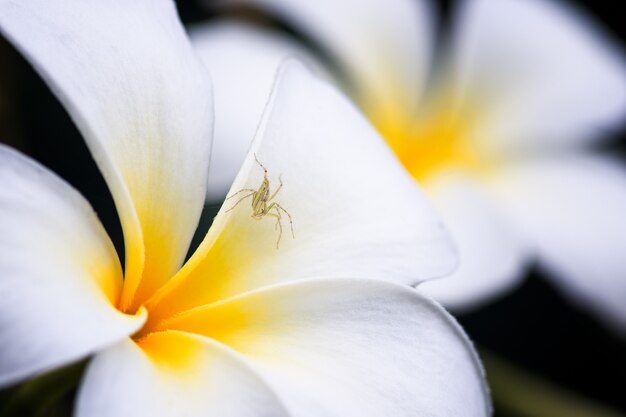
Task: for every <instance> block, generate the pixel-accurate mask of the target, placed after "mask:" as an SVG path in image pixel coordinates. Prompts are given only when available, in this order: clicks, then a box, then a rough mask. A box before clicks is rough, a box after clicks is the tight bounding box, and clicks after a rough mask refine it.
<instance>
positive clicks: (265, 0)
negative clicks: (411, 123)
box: [219, 0, 434, 119]
mask: <svg viewBox="0 0 626 417" xmlns="http://www.w3.org/2000/svg"><path fill="white" fill-rule="evenodd" d="M219 3H226V4H242V3H243V4H251V5H254V6H260V7H264V8H266V9H269V10H271V11H273V12H275V13H278V14H279V15H282V16H283V17H285V18H287V19H288V20H289V21H290V22H291V23H295V24H297V25H298V26H299V29H303V30H304V31H305V32H306V33H307V34H308V35H309V36H311V37H312V38H313V39H314V40H316V41H317V42H318V43H319V44H320V45H321V46H322V47H323V48H324V49H326V50H327V51H328V52H330V53H331V55H332V56H333V57H334V59H336V60H337V61H338V62H339V64H340V65H341V66H342V67H343V68H344V70H345V71H346V72H347V73H348V74H347V75H348V78H349V80H350V81H351V82H353V83H354V84H355V85H353V87H354V92H355V94H356V96H357V98H358V100H359V101H360V102H362V103H363V106H364V108H365V109H366V111H367V112H368V113H370V114H371V115H374V114H381V113H385V115H386V116H388V117H389V118H392V119H396V118H397V115H395V113H397V112H402V113H403V114H404V115H406V116H410V115H412V114H413V110H414V109H415V108H416V106H417V104H418V100H419V97H420V95H421V93H422V89H423V87H424V85H425V83H426V78H427V76H428V75H427V73H428V71H429V69H430V64H431V52H432V47H433V45H432V43H433V34H434V33H433V32H434V30H433V23H434V22H433V16H432V15H433V11H432V10H431V8H430V7H429V3H428V2H426V1H423V0H416V1H414V0H392V1H384V2H381V1H378V0H367V1H364V0H347V1H333V0H323V1H315V2H311V1H307V0H222V1H221V2H219Z"/></svg>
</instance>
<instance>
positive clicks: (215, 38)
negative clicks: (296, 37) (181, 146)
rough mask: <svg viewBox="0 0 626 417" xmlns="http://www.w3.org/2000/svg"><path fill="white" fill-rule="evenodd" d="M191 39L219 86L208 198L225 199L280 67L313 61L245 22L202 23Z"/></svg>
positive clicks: (300, 50)
mask: <svg viewBox="0 0 626 417" xmlns="http://www.w3.org/2000/svg"><path fill="white" fill-rule="evenodd" d="M190 36H191V40H192V43H193V46H194V48H195V49H196V51H197V52H198V55H199V56H200V58H201V59H202V60H203V62H204V63H205V65H206V66H207V68H208V69H209V71H210V73H211V78H212V79H213V82H214V85H215V103H216V104H215V112H216V117H215V135H214V141H213V152H212V156H211V166H210V170H209V188H208V194H207V198H208V199H209V200H218V199H220V200H221V199H223V198H224V197H225V196H226V193H227V192H228V189H229V188H230V186H231V184H232V182H233V180H234V179H235V176H236V175H237V172H238V171H239V167H241V164H242V163H243V160H244V158H245V156H246V154H247V152H248V149H249V148H250V143H251V142H252V138H254V134H255V132H256V129H257V127H258V125H259V121H260V120H261V116H262V115H263V109H264V108H265V105H266V104H267V101H268V100H269V97H270V94H271V91H272V86H273V85H274V80H275V78H276V73H277V72H278V68H279V66H280V64H281V63H282V62H283V61H284V60H285V58H287V57H289V56H297V57H298V58H299V59H302V60H304V59H306V62H307V63H313V62H314V59H313V58H312V57H311V56H310V54H308V52H307V51H306V50H305V49H304V48H303V47H302V46H300V45H299V44H297V43H295V42H292V41H290V40H289V39H288V38H287V37H282V36H279V35H278V34H276V33H274V32H272V31H270V30H267V29H261V28H260V27H258V26H255V25H252V24H247V23H244V22H240V21H227V20H225V21H221V22H215V23H213V22H212V23H210V24H203V25H198V26H196V27H195V28H192V29H191V31H190ZM316 68H317V67H316Z"/></svg>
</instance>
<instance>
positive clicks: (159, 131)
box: [0, 0, 490, 417]
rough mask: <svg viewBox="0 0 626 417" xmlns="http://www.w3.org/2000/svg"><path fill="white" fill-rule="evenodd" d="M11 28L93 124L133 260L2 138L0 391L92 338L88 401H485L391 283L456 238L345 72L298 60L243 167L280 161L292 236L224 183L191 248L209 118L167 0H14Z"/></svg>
mask: <svg viewBox="0 0 626 417" xmlns="http://www.w3.org/2000/svg"><path fill="white" fill-rule="evenodd" d="M0 28H1V30H2V33H3V34H4V35H5V36H6V37H7V38H8V39H10V40H11V41H12V42H13V44H14V45H15V46H16V47H17V48H18V49H19V50H20V51H21V52H22V53H23V54H24V55H25V56H26V57H27V58H28V59H29V60H30V61H31V63H32V64H33V65H34V66H35V68H36V69H37V70H38V71H39V73H40V74H41V76H42V77H43V78H44V80H45V81H46V82H47V83H48V84H49V86H50V87H51V89H52V90H53V92H54V93H55V94H56V95H57V97H58V98H59V99H60V100H61V101H62V102H63V104H64V105H65V107H66V108H67V110H68V111H69V113H70V115H71V116H72V118H73V119H74V120H75V122H76V123H77V125H78V127H79V129H80V130H81V132H82V134H83V135H84V137H85V140H86V141H87V144H88V145H89V148H90V150H91V152H92V154H93V156H94V158H95V159H96V162H97V163H98V166H99V168H100V169H101V171H102V173H103V175H104V177H105V179H106V181H107V184H108V186H109V188H110V190H111V193H112V195H113V198H114V200H115V203H116V205H117V208H118V211H119V215H120V220H121V223H122V227H123V230H124V236H125V248H126V267H125V269H124V272H123V271H122V268H121V265H120V262H119V259H118V257H117V254H116V253H115V250H114V248H113V245H112V244H111V242H110V240H109V238H108V237H107V235H106V232H105V231H104V229H103V227H102V225H101V224H100V222H99V220H98V219H97V217H96V215H95V214H94V212H93V210H92V209H91V208H90V206H89V204H88V203H87V202H86V201H85V200H84V199H83V198H82V197H81V196H80V195H79V194H78V192H76V191H75V190H74V189H73V188H72V187H71V186H70V185H69V184H67V183H66V182H64V181H63V180H61V179H60V178H58V177H57V176H55V175H54V174H53V173H51V172H50V171H48V170H47V169H45V168H44V167H42V166H40V165H39V164H37V163H36V162H34V161H32V160H30V159H29V158H27V157H25V156H23V155H21V154H19V153H17V152H15V151H13V150H10V149H9V148H7V147H5V146H1V147H0V184H1V187H0V245H1V247H2V249H1V250H0V295H1V298H2V303H1V304H0V386H3V387H4V386H7V385H10V384H13V383H16V382H19V381H22V380H24V379H26V378H29V377H31V376H33V375H36V374H39V373H41V372H44V371H46V370H49V369H52V368H55V367H58V366H62V365H64V364H68V363H71V362H73V361H76V360H79V359H81V358H84V357H86V356H88V355H94V358H93V360H92V361H91V363H90V364H89V366H88V368H87V370H86V373H85V375H84V377H83V380H82V382H81V386H80V389H79V393H78V399H77V405H76V407H77V409H76V415H77V416H89V417H98V416H116V417H118V416H164V417H165V416H180V415H185V416H207V415H215V416H272V417H275V416H320V415H333V416H353V415H354V416H381V415H394V416H396V415H406V416H414V415H432V416H458V415H468V416H485V415H488V414H489V409H490V407H489V400H488V396H487V394H486V389H485V384H484V379H483V376H482V371H481V367H480V364H479V363H478V360H477V358H476V355H475V352H474V350H473V349H472V347H471V345H470V344H469V342H468V340H467V338H466V336H465V335H464V333H463V332H462V330H461V329H460V328H459V326H458V325H457V324H456V323H455V322H454V320H453V319H452V318H451V317H450V316H449V315H448V314H447V313H446V312H445V311H443V310H442V309H441V308H440V307H439V306H438V305H435V304H434V303H432V302H431V301H429V300H428V299H427V298H425V297H423V296H422V295H420V294H418V293H417V292H415V291H413V290H411V289H409V288H407V287H406V286H404V285H399V284H398V283H393V282H387V281H398V282H407V281H414V280H417V281H421V280H424V279H427V278H430V277H433V276H437V275H441V274H445V273H446V272H448V271H449V270H450V269H451V268H453V266H454V263H455V255H454V252H453V251H452V250H451V244H450V242H449V239H448V237H447V234H446V233H445V231H444V230H443V228H442V227H441V225H440V223H439V222H438V221H437V219H436V217H435V216H434V214H433V211H432V210H431V209H430V208H429V206H428V205H427V204H426V202H425V198H424V197H423V195H422V194H421V193H420V192H419V191H418V190H417V189H416V188H415V187H414V186H413V184H412V180H411V179H410V177H408V176H407V175H406V173H405V172H404V171H403V170H402V168H401V167H400V166H399V165H398V164H397V161H395V159H394V158H393V155H392V154H391V153H390V152H389V151H388V149H387V148H386V147H385V146H384V143H383V142H382V141H381V140H380V138H379V137H378V135H377V134H376V132H375V130H374V129H373V128H371V127H370V125H369V124H368V123H367V121H366V120H365V119H364V118H362V117H361V116H360V115H359V114H358V112H357V111H356V110H355V109H354V108H353V107H352V106H350V104H349V103H348V102H347V101H346V100H345V99H344V98H343V97H342V96H341V95H340V94H338V93H337V92H336V91H335V90H334V89H333V88H331V87H329V86H328V85H327V84H325V83H323V82H321V81H319V80H317V79H315V78H314V77H312V76H311V75H310V74H309V73H307V72H306V71H305V70H304V69H303V68H302V67H301V66H300V65H299V64H288V65H287V66H286V68H285V70H284V71H283V72H282V73H281V77H280V81H279V83H278V85H277V88H276V89H275V90H274V93H273V95H272V98H271V102H270V103H269V104H268V110H267V112H266V113H265V114H264V117H263V119H262V122H261V126H260V128H259V131H258V134H257V136H256V139H255V140H254V142H253V144H252V147H251V149H250V152H249V153H248V156H247V157H246V159H245V161H244V163H243V166H242V168H241V170H240V172H239V174H238V176H237V178H236V180H235V182H234V184H233V188H232V194H233V195H236V193H237V192H238V191H239V190H242V189H252V190H255V189H257V188H258V187H259V186H260V184H262V181H263V179H264V178H265V175H267V179H268V181H269V186H270V190H272V191H273V193H276V192H277V191H278V193H277V194H274V200H267V201H266V200H260V201H265V202H266V203H267V204H268V205H269V204H270V203H271V202H278V203H279V204H281V206H283V207H284V208H285V211H284V212H283V217H284V218H283V224H284V223H285V221H286V218H285V217H286V216H287V213H288V215H290V216H291V217H292V218H293V223H294V225H293V227H294V230H295V237H292V236H289V235H288V233H285V235H287V236H283V239H282V241H281V242H280V246H279V248H277V237H278V236H277V234H278V233H280V229H281V227H280V225H279V224H277V223H276V220H278V221H280V219H276V218H275V217H269V216H266V217H262V216H261V218H253V217H251V214H252V208H251V207H250V204H249V203H244V204H237V202H236V201H235V200H228V201H227V203H226V204H225V207H224V208H222V210H221V211H220V212H219V213H218V215H217V217H216V218H215V219H214V223H213V225H212V227H211V228H210V230H209V232H208V233H207V235H206V237H205V239H204V241H203V242H202V243H201V245H200V246H199V248H198V249H197V250H196V251H195V252H194V254H193V255H192V256H191V258H190V259H189V260H188V261H187V262H185V263H184V264H183V260H184V257H185V254H186V252H187V250H188V246H189V242H190V239H191V236H192V233H193V232H194V229H195V227H196V223H197V221H198V218H199V215H200V212H201V210H202V207H203V203H204V198H205V190H206V180H207V178H206V177H207V175H206V173H207V163H208V160H209V150H210V142H211V141H210V131H211V127H212V124H213V123H212V114H211V110H212V104H211V87H210V83H209V80H208V74H207V72H206V70H205V69H204V67H203V66H202V65H201V63H200V61H199V60H197V58H196V56H195V55H194V54H193V51H192V50H191V47H190V45H189V43H188V39H187V38H186V35H185V33H184V32H183V30H182V27H181V26H180V22H179V21H178V18H177V16H176V11H175V8H174V6H173V3H172V2H170V1H166V0H163V1H155V0H133V1H127V0H111V1H107V2H102V1H89V2H85V1H84V0H65V1H55V2H50V1H48V0H15V1H8V0H2V1H0ZM357 146H358V147H359V149H360V152H359V154H358V155H353V153H352V151H353V150H354V148H355V147H357ZM255 159H258V160H259V161H262V164H263V165H264V166H265V167H266V168H267V171H266V172H264V171H263V170H262V169H261V168H260V167H259V165H258V164H257V162H256V161H255ZM279 183H283V184H284V186H283V187H282V188H281V189H280V190H279V189H278V188H277V187H278V184H279ZM390 184H391V185H390ZM240 196H242V195H241V194H240ZM266 197H267V195H266ZM255 201H258V199H255ZM268 207H269V206H268ZM415 210H418V211H420V215H419V216H415V215H414V211H415ZM276 213H277V212H274V213H273V214H276ZM270 214H272V213H270ZM277 227H278V229H277ZM283 227H285V228H288V227H289V226H287V225H285V226H283ZM181 264H183V265H182V267H181ZM368 277H370V278H373V279H369V278H368ZM375 279H378V280H375Z"/></svg>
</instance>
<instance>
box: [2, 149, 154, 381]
mask: <svg viewBox="0 0 626 417" xmlns="http://www.w3.org/2000/svg"><path fill="white" fill-rule="evenodd" d="M0 184H1V186H0V299H2V302H1V303H0V340H2V344H0V387H3V386H6V385H10V384H12V383H15V382H18V381H20V380H22V379H25V378H28V377H30V376H33V375H34V374H36V373H39V372H42V371H45V370H48V369H50V368H53V367H56V366H60V365H64V364H67V363H69V362H72V361H75V360H78V359H80V358H83V357H85V356H87V355H89V354H91V353H93V352H94V351H97V350H98V349H100V348H102V347H103V346H107V345H109V344H111V343H115V342H117V341H118V340H120V339H121V338H124V337H126V336H128V335H129V334H132V333H134V332H135V331H136V330H138V329H139V327H140V326H141V325H142V324H143V322H144V319H145V317H142V316H134V317H131V316H127V315H124V314H121V313H120V312H118V311H117V310H116V309H115V306H114V304H115V303H116V301H117V298H118V297H119V293H120V291H121V287H122V270H121V268H120V264H119V260H118V258H117V255H116V253H115V249H114V248H113V245H112V244H111V241H110V240H109V238H108V236H107V235H106V233H105V231H104V229H103V227H102V225H101V224H100V222H99V221H98V218H97V217H96V215H95V213H94V212H93V210H92V209H91V207H90V206H89V204H88V203H87V202H86V201H85V200H84V199H83V198H82V197H81V196H80V195H79V194H78V193H77V192H76V191H75V190H73V189H72V188H71V187H70V186H69V185H68V184H67V183H65V182H63V181H62V180H61V179H59V178H58V177H56V176H54V174H52V173H51V172H49V171H47V170H46V169H45V168H43V167H42V166H40V165H38V164H36V163H35V162H33V161H32V160H29V159H27V158H26V157H24V156H22V155H20V154H18V153H17V152H15V151H12V150H10V149H9V148H6V147H4V146H0Z"/></svg>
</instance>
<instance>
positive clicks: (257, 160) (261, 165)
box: [254, 152, 267, 173]
mask: <svg viewBox="0 0 626 417" xmlns="http://www.w3.org/2000/svg"><path fill="white" fill-rule="evenodd" d="M254 160H255V161H256V163H257V164H259V166H260V167H261V168H262V169H263V171H265V173H267V168H265V165H263V164H262V163H261V162H260V161H259V158H257V157H256V152H255V153H254Z"/></svg>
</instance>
